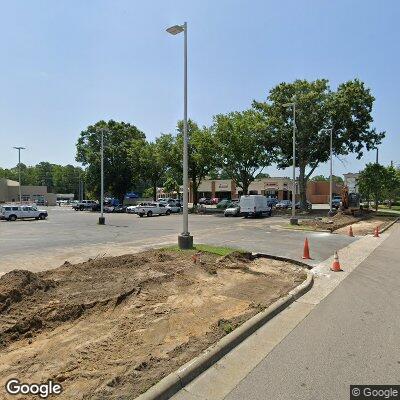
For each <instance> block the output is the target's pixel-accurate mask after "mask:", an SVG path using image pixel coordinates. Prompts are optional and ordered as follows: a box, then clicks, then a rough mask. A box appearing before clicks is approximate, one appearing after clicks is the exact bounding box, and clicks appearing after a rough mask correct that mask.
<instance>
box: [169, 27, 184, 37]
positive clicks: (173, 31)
mask: <svg viewBox="0 0 400 400" xmlns="http://www.w3.org/2000/svg"><path fill="white" fill-rule="evenodd" d="M184 30H185V27H184V26H183V25H174V26H170V27H169V28H167V32H168V33H170V34H171V35H177V34H178V33H181V32H183V31H184Z"/></svg>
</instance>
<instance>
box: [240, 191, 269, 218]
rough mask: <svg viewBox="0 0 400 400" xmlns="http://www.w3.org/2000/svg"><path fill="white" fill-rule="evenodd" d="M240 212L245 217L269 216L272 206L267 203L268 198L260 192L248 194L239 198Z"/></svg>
mask: <svg viewBox="0 0 400 400" xmlns="http://www.w3.org/2000/svg"><path fill="white" fill-rule="evenodd" d="M240 214H241V215H243V216H244V217H245V218H247V217H249V216H253V217H261V216H263V215H268V216H271V214H272V208H271V206H270V205H268V200H267V198H266V197H265V196H262V195H260V194H250V195H246V196H242V197H241V198H240Z"/></svg>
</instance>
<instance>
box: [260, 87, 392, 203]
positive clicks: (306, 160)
mask: <svg viewBox="0 0 400 400" xmlns="http://www.w3.org/2000/svg"><path fill="white" fill-rule="evenodd" d="M374 100H375V99H374V97H373V96H372V94H371V91H370V89H368V88H366V87H365V85H364V83H363V82H361V81H360V80H358V79H354V80H352V81H348V82H345V83H342V84H340V85H339V86H338V88H337V90H336V91H333V90H331V88H330V86H329V82H328V80H327V79H318V80H315V81H311V82H309V81H307V80H296V81H294V82H292V83H285V82H284V83H281V84H279V85H277V86H276V87H274V88H273V89H271V90H270V92H269V96H268V98H267V101H266V102H257V101H254V102H253V107H254V108H255V109H256V110H258V111H260V112H261V113H262V114H263V115H264V116H265V118H266V120H267V125H268V127H267V133H268V134H267V136H266V139H265V144H266V145H268V144H269V140H270V138H271V136H272V137H273V140H274V141H275V143H276V146H277V148H278V153H277V155H278V157H277V165H278V168H286V167H289V166H291V164H292V134H293V112H292V109H291V108H288V107H285V106H284V104H287V103H290V102H295V103H296V166H297V167H298V168H299V186H300V201H301V205H302V206H303V207H304V205H305V202H306V185H307V181H308V179H309V178H310V176H311V175H312V174H313V172H314V171H315V169H316V168H317V167H318V166H319V165H320V164H321V163H324V162H326V161H327V160H328V159H329V156H330V146H329V142H330V141H329V133H328V132H326V131H324V133H320V132H321V130H322V129H328V128H332V129H333V153H334V154H335V155H336V156H344V155H347V154H349V153H355V154H356V156H357V158H358V159H359V158H361V157H362V156H363V152H364V149H366V150H371V149H374V148H376V146H377V145H378V144H380V143H381V141H382V139H383V137H384V136H385V133H384V132H377V131H376V129H375V128H373V127H372V126H371V124H372V122H373V118H372V114H371V113H372V106H373V102H374Z"/></svg>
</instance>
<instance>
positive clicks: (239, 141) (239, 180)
mask: <svg viewBox="0 0 400 400" xmlns="http://www.w3.org/2000/svg"><path fill="white" fill-rule="evenodd" d="M265 125H266V124H265V119H264V118H263V116H262V115H261V114H260V113H258V112H256V111H254V110H246V111H242V112H232V113H229V114H226V115H222V114H220V115H216V116H215V117H214V130H215V132H216V139H217V143H218V152H219V153H220V157H221V164H222V169H223V171H224V172H225V173H227V174H228V175H229V176H230V177H231V178H232V179H233V180H234V181H235V183H236V185H237V186H238V187H240V188H242V190H243V193H244V194H247V193H248V190H249V185H250V183H251V182H253V181H254V179H255V177H256V175H258V174H260V173H261V172H262V169H263V168H264V167H266V166H268V165H270V164H271V162H272V161H273V159H274V148H273V147H274V144H273V142H272V140H270V141H268V140H266V136H265V132H266V126H265ZM214 151H215V150H214Z"/></svg>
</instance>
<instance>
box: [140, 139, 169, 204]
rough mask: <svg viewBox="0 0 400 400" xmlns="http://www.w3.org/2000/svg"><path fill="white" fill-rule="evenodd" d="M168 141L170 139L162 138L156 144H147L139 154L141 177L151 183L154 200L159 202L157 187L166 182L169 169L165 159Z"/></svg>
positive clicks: (142, 146)
mask: <svg viewBox="0 0 400 400" xmlns="http://www.w3.org/2000/svg"><path fill="white" fill-rule="evenodd" d="M167 141H169V138H166V137H164V136H161V137H160V138H158V139H156V140H155V142H145V144H144V145H141V149H140V153H139V164H140V170H141V177H142V178H143V179H144V180H147V181H149V182H150V184H151V188H152V190H153V193H152V196H153V199H154V200H157V186H158V185H159V184H161V183H162V181H163V180H164V178H165V173H166V172H167V169H168V164H167V159H166V157H165V151H166V148H165V145H166V142H167Z"/></svg>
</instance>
